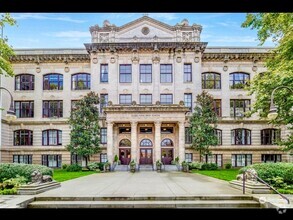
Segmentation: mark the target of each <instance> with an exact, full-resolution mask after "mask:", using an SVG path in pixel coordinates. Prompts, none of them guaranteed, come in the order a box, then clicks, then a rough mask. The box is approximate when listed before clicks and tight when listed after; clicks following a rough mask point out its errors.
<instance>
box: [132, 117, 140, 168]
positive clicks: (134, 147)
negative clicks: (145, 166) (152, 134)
mask: <svg viewBox="0 0 293 220" xmlns="http://www.w3.org/2000/svg"><path fill="white" fill-rule="evenodd" d="M132 160H134V162H136V163H138V162H139V161H138V158H137V121H133V122H131V161H132Z"/></svg>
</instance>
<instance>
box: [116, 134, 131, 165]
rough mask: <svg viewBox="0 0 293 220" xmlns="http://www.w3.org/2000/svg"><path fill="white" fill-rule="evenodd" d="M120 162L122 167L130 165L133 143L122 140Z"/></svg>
mask: <svg viewBox="0 0 293 220" xmlns="http://www.w3.org/2000/svg"><path fill="white" fill-rule="evenodd" d="M119 160H120V161H121V164H122V165H128V164H129V163H130V160H131V141H130V140H128V139H122V140H121V141H120V142H119Z"/></svg>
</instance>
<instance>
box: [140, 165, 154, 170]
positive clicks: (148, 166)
mask: <svg viewBox="0 0 293 220" xmlns="http://www.w3.org/2000/svg"><path fill="white" fill-rule="evenodd" d="M139 171H153V165H151V164H140V165H139Z"/></svg>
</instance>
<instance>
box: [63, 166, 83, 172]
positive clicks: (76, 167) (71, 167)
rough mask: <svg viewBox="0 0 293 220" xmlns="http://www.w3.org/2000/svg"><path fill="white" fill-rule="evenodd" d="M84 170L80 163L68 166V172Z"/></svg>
mask: <svg viewBox="0 0 293 220" xmlns="http://www.w3.org/2000/svg"><path fill="white" fill-rule="evenodd" d="M81 170H82V167H81V166H80V165H79V164H72V165H69V166H68V167H67V168H66V171H67V172H79V171H81Z"/></svg>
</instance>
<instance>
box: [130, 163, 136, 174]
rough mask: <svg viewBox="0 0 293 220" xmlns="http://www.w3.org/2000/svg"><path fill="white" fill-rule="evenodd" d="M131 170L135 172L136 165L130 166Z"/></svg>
mask: <svg viewBox="0 0 293 220" xmlns="http://www.w3.org/2000/svg"><path fill="white" fill-rule="evenodd" d="M130 172H132V173H135V165H133V166H130Z"/></svg>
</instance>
